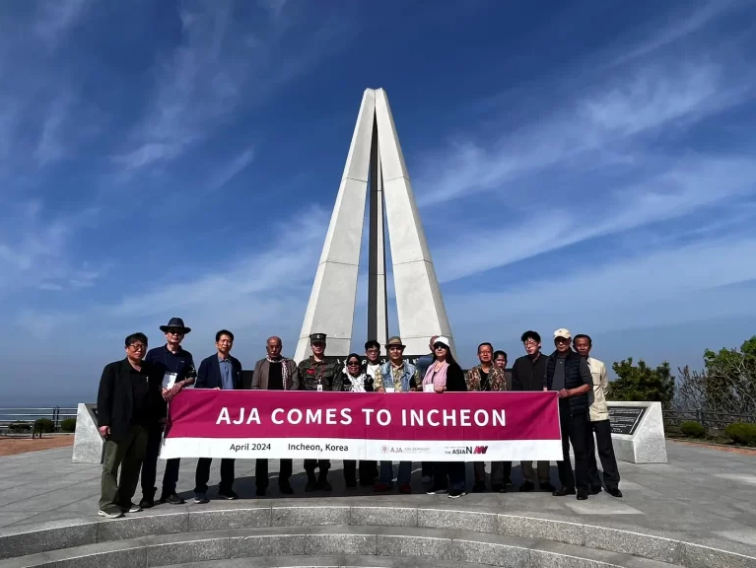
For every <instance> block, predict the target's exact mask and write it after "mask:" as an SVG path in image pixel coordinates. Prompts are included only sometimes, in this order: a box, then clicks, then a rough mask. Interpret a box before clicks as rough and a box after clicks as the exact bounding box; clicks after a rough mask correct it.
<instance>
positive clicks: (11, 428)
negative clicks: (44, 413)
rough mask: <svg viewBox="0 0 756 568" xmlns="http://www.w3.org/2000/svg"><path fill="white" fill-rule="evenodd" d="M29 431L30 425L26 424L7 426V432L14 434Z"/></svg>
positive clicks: (16, 423)
mask: <svg viewBox="0 0 756 568" xmlns="http://www.w3.org/2000/svg"><path fill="white" fill-rule="evenodd" d="M30 430H31V424H29V423H28V422H13V423H11V424H8V431H9V432H13V433H15V434H21V433H23V432H29V431H30Z"/></svg>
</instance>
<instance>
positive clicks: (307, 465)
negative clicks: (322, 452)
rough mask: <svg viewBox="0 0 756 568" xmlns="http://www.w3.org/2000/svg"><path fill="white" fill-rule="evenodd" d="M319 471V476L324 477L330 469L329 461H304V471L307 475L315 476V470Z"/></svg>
mask: <svg viewBox="0 0 756 568" xmlns="http://www.w3.org/2000/svg"><path fill="white" fill-rule="evenodd" d="M316 467H317V468H319V469H320V475H326V474H327V473H328V470H329V469H331V462H330V460H305V461H304V470H305V473H307V475H315V468H316Z"/></svg>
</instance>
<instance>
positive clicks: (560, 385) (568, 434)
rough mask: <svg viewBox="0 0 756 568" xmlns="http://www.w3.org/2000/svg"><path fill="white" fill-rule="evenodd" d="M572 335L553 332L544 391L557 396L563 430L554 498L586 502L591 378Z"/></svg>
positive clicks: (562, 331) (564, 331)
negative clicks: (558, 486)
mask: <svg viewBox="0 0 756 568" xmlns="http://www.w3.org/2000/svg"><path fill="white" fill-rule="evenodd" d="M571 343H572V335H571V334H570V331H569V330H568V329H564V328H562V329H557V330H556V331H555V332H554V345H555V346H556V351H554V353H552V354H551V355H550V356H549V358H548V360H547V361H546V374H545V376H544V381H543V390H553V391H557V392H558V393H559V423H560V426H561V429H562V461H560V462H557V469H558V470H559V481H560V482H561V483H562V488H561V489H560V490H559V491H554V492H553V495H554V497H564V496H565V495H574V494H575V487H576V486H577V498H578V499H579V500H581V501H583V500H585V499H588V434H589V432H590V418H589V415H588V413H589V410H590V406H591V401H590V396H589V393H591V392H592V389H593V378H592V377H591V370H590V369H589V368H588V362H587V361H586V359H585V357H581V356H580V354H578V353H575V352H574V351H573V350H572V348H571ZM570 442H571V443H572V450H573V451H574V452H575V474H574V475H573V473H572V464H571V463H570Z"/></svg>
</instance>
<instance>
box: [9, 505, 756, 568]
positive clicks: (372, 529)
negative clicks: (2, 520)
mask: <svg viewBox="0 0 756 568" xmlns="http://www.w3.org/2000/svg"><path fill="white" fill-rule="evenodd" d="M355 530H359V531H362V533H360V534H362V535H364V536H365V538H363V541H365V539H367V540H368V541H372V542H374V543H376V547H375V548H374V549H373V550H374V552H360V550H362V549H355V548H350V546H353V545H354V543H355V542H358V541H359V540H360V539H359V538H357V537H356V536H355V534H356V533H354V531H355ZM237 531H247V533H248V534H245V535H243V536H235V537H233V539H232V540H233V541H234V542H235V543H236V544H234V545H233V546H232V547H231V549H230V550H239V548H238V547H239V546H241V545H240V544H238V542H237V541H239V539H241V540H242V541H243V540H245V539H247V540H249V539H251V541H254V542H258V543H261V546H263V543H266V544H264V547H268V548H270V546H272V545H271V544H270V543H273V542H277V541H276V538H277V537H276V534H289V536H293V535H298V536H300V537H301V538H300V541H302V542H310V543H311V544H310V546H311V547H313V546H315V545H314V544H312V543H316V542H320V541H318V539H319V538H320V539H321V541H322V542H326V541H328V542H330V543H331V544H330V546H332V547H335V548H331V549H328V550H325V549H323V550H321V549H318V550H321V551H320V552H317V551H316V550H315V548H312V549H311V550H309V551H308V549H307V547H306V546H305V548H304V549H298V550H297V551H296V552H291V553H287V552H286V550H282V551H278V552H277V553H276V554H272V555H273V556H277V555H281V554H367V555H370V554H379V555H382V554H384V552H385V550H384V549H383V548H381V547H378V545H377V542H378V541H381V542H383V544H387V545H388V544H391V543H396V542H398V541H397V540H396V538H398V537H399V536H402V535H404V540H403V544H402V546H406V547H409V548H406V547H405V548H402V547H400V548H399V551H401V550H404V553H403V554H399V553H397V554H392V553H391V552H393V551H394V549H387V550H388V552H389V553H388V554H386V555H388V556H398V557H402V556H424V554H423V553H422V551H423V550H430V549H432V550H435V551H439V550H443V549H444V547H446V549H445V550H446V552H445V553H443V554H441V555H440V556H433V558H446V559H449V558H452V557H451V556H448V554H453V555H454V556H453V558H454V559H455V560H457V561H470V562H475V563H482V564H493V565H496V564H495V562H493V561H492V560H495V557H496V554H494V556H490V555H489V556H485V560H486V561H484V560H480V559H479V560H474V559H473V560H464V558H466V557H468V556H465V554H466V553H465V552H464V551H465V550H468V549H469V547H473V545H465V544H460V543H463V542H467V541H469V542H484V543H487V544H486V545H485V546H484V545H483V544H476V545H474V546H477V547H478V549H480V550H483V549H486V550H489V549H490V547H491V546H493V545H496V546H510V547H514V549H517V548H519V549H521V550H525V551H528V550H530V551H531V553H529V554H526V555H525V556H527V559H528V562H531V564H532V565H533V566H536V564H533V562H534V561H535V560H537V559H538V558H550V556H549V554H556V553H555V552H549V551H548V550H546V548H543V546H545V544H548V545H550V546H556V547H572V548H571V550H573V552H575V551H576V550H579V551H581V554H582V553H585V552H586V551H589V552H590V553H591V554H594V553H595V554H610V555H611V554H616V555H620V557H618V558H620V560H622V561H623V562H625V564H617V565H620V566H622V565H626V563H627V561H629V560H628V559H633V560H634V561H637V562H639V561H641V560H644V559H645V560H647V561H656V562H660V563H664V564H666V565H675V566H684V567H687V568H741V567H756V559H754V558H752V557H748V556H743V555H740V554H736V553H733V552H729V551H725V550H719V549H715V548H710V547H707V546H702V545H698V544H694V543H689V542H684V541H680V540H674V539H669V538H663V537H659V536H654V535H649V534H644V533H639V532H631V531H626V530H620V529H616V528H607V527H600V526H591V525H583V524H578V523H572V522H566V521H557V520H550V519H542V518H531V517H524V516H518V515H508V514H503V513H487V512H476V511H474V510H451V509H444V508H400V507H386V506H383V507H379V506H376V507H362V506H354V507H350V506H338V505H333V506H330V505H329V506H315V505H313V506H277V505H273V506H258V507H249V508H243V507H238V506H234V507H222V508H218V507H212V508H210V507H193V506H189V507H181V508H180V509H179V510H178V511H176V509H156V510H150V511H146V512H143V513H138V514H135V515H129V516H127V517H126V518H122V519H117V520H115V521H106V520H82V519H78V520H72V521H69V522H53V523H43V524H38V525H27V526H18V527H12V528H6V529H0V558H4V559H12V561H16V560H21V558H17V557H22V556H24V557H26V558H27V560H28V561H29V562H36V564H29V565H31V566H45V565H49V566H52V564H49V562H50V560H45V558H46V557H49V555H51V554H53V555H57V556H56V559H57V560H56V561H57V562H58V564H56V565H55V568H62V567H63V566H66V565H69V564H68V562H69V561H70V562H74V558H79V560H82V557H83V556H87V557H88V559H92V561H94V560H93V559H94V558H95V557H98V556H100V555H102V554H112V555H114V556H113V558H110V557H109V558H108V562H109V564H107V565H108V566H111V565H113V566H115V565H120V564H119V563H118V558H120V557H121V555H123V554H126V555H127V556H129V557H133V558H135V559H140V558H141V559H142V561H143V562H147V558H148V557H149V558H153V557H155V551H159V550H167V549H171V550H172V549H173V548H175V546H174V544H172V542H173V541H171V539H177V540H175V542H182V543H184V544H185V545H186V547H187V549H192V550H195V552H197V553H198V554H199V553H201V554H200V556H199V557H192V556H190V557H186V558H184V557H175V558H169V559H166V560H165V561H161V562H164V563H163V564H154V560H153V561H152V562H153V563H150V564H149V565H150V566H156V565H161V566H162V565H167V564H171V563H173V564H175V563H181V562H188V561H195V560H202V559H203V558H202V554H204V553H206V552H207V551H212V550H218V549H217V547H218V546H219V545H218V544H217V543H219V542H226V541H228V542H231V541H230V540H228V539H230V538H231V535H233V534H235V532H237ZM250 531H252V533H250ZM292 531H293V532H292ZM317 531H325V532H321V533H318V532H317ZM329 531H330V532H329ZM339 531H341V533H343V534H351V535H352V536H351V537H350V538H351V540H349V539H348V542H347V541H344V546H341V547H339V546H340V545H339V546H336V544H335V543H337V542H338V539H335V536H334V535H336V534H338V533H339ZM380 531H389V532H386V533H385V534H383V533H381V532H380ZM390 531H399V533H398V534H396V533H391V532H390ZM439 531H441V532H443V531H446V532H444V536H439V534H440V533H439ZM450 531H451V532H450ZM455 531H456V532H455ZM460 531H462V532H464V534H465V535H467V536H466V537H465V539H463V540H458V539H456V538H454V535H456V534H462V532H460ZM209 533H212V534H214V535H215V537H214V538H213V539H211V540H212V541H213V542H212V543H211V542H209V541H208V539H207V538H206V535H207V534H209ZM253 533H254V534H253ZM431 533H433V534H434V535H435V536H434V537H433V538H431V537H428V536H427V535H429V534H431ZM318 534H327V535H330V536H328V537H327V538H326V537H319V536H318ZM389 536H392V537H393V540H392V538H388V537H389ZM410 536H411V538H410ZM383 537H386V538H383ZM429 538H430V540H428V539H429ZM149 539H153V540H152V541H150V540H149ZM154 539H162V540H161V541H160V543H158V542H157V541H154ZM224 539H225V540H224ZM308 539H309V540H308ZM323 539H325V540H323ZM433 539H435V540H433ZM438 539H441V540H445V541H449V542H451V541H453V542H455V544H454V545H452V544H449V542H446V544H444V545H441V544H438V542H437V541H438ZM481 539H483V540H481ZM485 539H489V540H485ZM491 539H493V540H491ZM496 539H505V540H496ZM506 539H520V540H519V541H517V542H518V543H519V544H512V543H513V542H514V541H511V542H510V544H507V542H508V541H506ZM279 540H280V539H279ZM384 541H385V542H384ZM188 543H194V544H191V545H190V544H188ZM197 543H205V544H204V545H202V546H201V547H200V548H197V546H199V545H198V544H197ZM348 543H352V544H348ZM412 543H416V548H412V547H413V546H415V544H412ZM536 543H540V544H538V546H541V548H540V549H539V548H533V546H536ZM544 543H545V544H544ZM203 546H206V547H207V548H206V549H205V548H203ZM229 546H230V545H229ZM324 546H325V545H324ZM392 546H397V545H395V544H394V545H392ZM124 547H125V548H124ZM150 547H153V548H154V547H157V548H155V550H152V551H151V552H150V553H149V554H148V555H147V556H143V554H144V553H145V551H146V550H147V549H149V548H150ZM166 547H167V548H166ZM214 547H215V548H214ZM465 547H468V548H465ZM480 547H483V548H480ZM368 549H369V547H368ZM203 550H205V552H202V551H203ZM412 550H416V551H417V552H418V553H417V554H410V552H412ZM502 550H504V549H502ZM533 550H535V551H537V552H532V551H533ZM560 550H562V551H563V550H566V549H560ZM126 551H128V553H126ZM350 551H351V552H350ZM85 553H86V554H85ZM72 554H73V556H71V555H72ZM211 554H212V553H211ZM218 554H220V553H218ZM224 554H225V553H224ZM444 554H446V556H444ZM486 554H491V553H490V550H489V552H487V553H486ZM497 554H498V553H497ZM512 554H515V553H514V552H513V553H512ZM517 554H520V556H519V557H520V558H521V559H524V558H525V556H522V554H524V553H520V552H518V553H517ZM560 554H561V552H560ZM29 555H33V557H32V556H29ZM61 555H62V556H61ZM266 555H268V554H265V553H259V552H257V553H255V554H247V556H266ZM507 555H509V552H508V553H507ZM589 556H590V555H589ZM157 557H159V555H158V556H157ZM232 557H234V555H233V554H231V555H221V556H218V557H217V558H232ZM581 558H582V557H581ZM584 559H585V560H586V561H587V560H589V558H588V557H586V558H584ZM208 560H209V558H208ZM593 560H594V561H596V562H602V563H603V564H602V565H611V564H612V561H611V560H610V559H607V557H603V556H602V557H601V558H594V559H593ZM538 561H539V562H540V560H538ZM45 562H47V564H45ZM77 562H78V561H77ZM111 562H115V564H111ZM166 562H167V564H166ZM544 562H545V561H544ZM531 564H522V565H521V566H529V565H531ZM70 565H73V564H70ZM541 565H543V566H547V565H549V564H548V563H546V564H538V566H541ZM553 565H558V566H567V565H568V564H564V563H559V564H553ZM8 566H10V564H8ZM12 566H14V567H15V566H18V564H12ZM124 566H126V565H125V564H124ZM130 566H131V565H130ZM134 566H135V565H134ZM140 566H147V564H140ZM581 566H590V564H581ZM597 566H598V565H597ZM637 566H640V564H637ZM0 568H5V562H4V561H3V562H0ZM77 568H82V566H80V565H79V564H77Z"/></svg>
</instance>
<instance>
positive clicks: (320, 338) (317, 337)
mask: <svg viewBox="0 0 756 568" xmlns="http://www.w3.org/2000/svg"><path fill="white" fill-rule="evenodd" d="M325 340H326V334H325V333H311V334H310V343H318V342H320V343H325Z"/></svg>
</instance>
